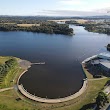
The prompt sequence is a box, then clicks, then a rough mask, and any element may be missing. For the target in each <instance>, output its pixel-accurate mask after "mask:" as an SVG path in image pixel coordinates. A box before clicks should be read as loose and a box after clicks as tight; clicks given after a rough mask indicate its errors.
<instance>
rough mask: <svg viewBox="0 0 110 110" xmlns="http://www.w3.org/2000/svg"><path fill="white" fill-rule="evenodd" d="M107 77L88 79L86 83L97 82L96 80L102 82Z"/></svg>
mask: <svg viewBox="0 0 110 110" xmlns="http://www.w3.org/2000/svg"><path fill="white" fill-rule="evenodd" d="M106 78H107V77H103V78H93V79H88V81H97V80H102V79H106Z"/></svg>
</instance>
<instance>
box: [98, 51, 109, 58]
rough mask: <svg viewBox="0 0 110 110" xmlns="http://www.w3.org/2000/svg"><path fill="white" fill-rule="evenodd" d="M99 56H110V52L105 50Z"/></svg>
mask: <svg viewBox="0 0 110 110" xmlns="http://www.w3.org/2000/svg"><path fill="white" fill-rule="evenodd" d="M98 56H104V57H109V58H110V53H108V52H104V53H100V54H99V55H98Z"/></svg>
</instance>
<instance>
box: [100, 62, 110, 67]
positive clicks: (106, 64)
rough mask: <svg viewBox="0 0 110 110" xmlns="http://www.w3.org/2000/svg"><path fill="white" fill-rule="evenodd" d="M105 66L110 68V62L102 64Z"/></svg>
mask: <svg viewBox="0 0 110 110" xmlns="http://www.w3.org/2000/svg"><path fill="white" fill-rule="evenodd" d="M100 64H102V65H103V66H105V67H107V68H110V62H100Z"/></svg>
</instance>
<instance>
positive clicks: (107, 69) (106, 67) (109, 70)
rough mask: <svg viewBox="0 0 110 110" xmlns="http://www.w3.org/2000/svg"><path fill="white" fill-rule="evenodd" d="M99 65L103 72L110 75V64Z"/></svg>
mask: <svg viewBox="0 0 110 110" xmlns="http://www.w3.org/2000/svg"><path fill="white" fill-rule="evenodd" d="M99 65H100V67H101V69H102V70H103V71H105V72H106V73H108V74H109V73H110V62H100V63H99Z"/></svg>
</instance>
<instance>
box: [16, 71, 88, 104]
mask: <svg viewBox="0 0 110 110" xmlns="http://www.w3.org/2000/svg"><path fill="white" fill-rule="evenodd" d="M27 71H28V70H25V71H24V72H23V73H22V74H21V75H20V76H19V78H18V80H17V86H18V89H19V91H20V92H21V93H22V94H23V95H24V96H25V97H27V98H29V99H31V100H34V101H37V102H43V103H61V102H66V101H69V100H72V99H75V98H77V97H79V96H80V95H81V94H83V93H84V92H85V91H86V89H87V82H88V81H87V79H84V80H83V81H84V82H83V86H82V87H81V89H80V90H79V91H78V92H76V93H75V94H73V95H70V96H68V97H64V98H58V99H48V98H41V97H38V96H35V95H32V94H30V93H29V92H28V91H26V90H25V89H24V87H23V85H22V84H21V85H19V80H20V78H21V76H22V75H23V74H25V73H26V72H27Z"/></svg>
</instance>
